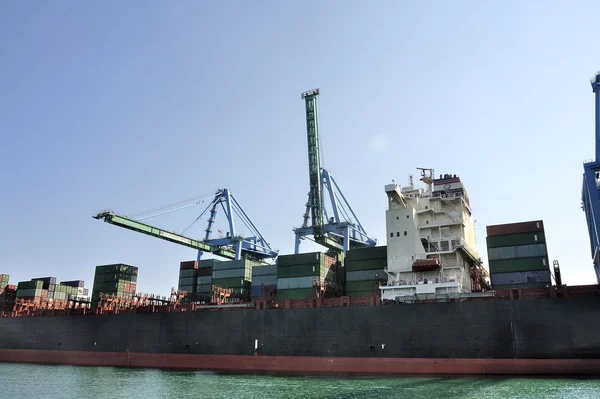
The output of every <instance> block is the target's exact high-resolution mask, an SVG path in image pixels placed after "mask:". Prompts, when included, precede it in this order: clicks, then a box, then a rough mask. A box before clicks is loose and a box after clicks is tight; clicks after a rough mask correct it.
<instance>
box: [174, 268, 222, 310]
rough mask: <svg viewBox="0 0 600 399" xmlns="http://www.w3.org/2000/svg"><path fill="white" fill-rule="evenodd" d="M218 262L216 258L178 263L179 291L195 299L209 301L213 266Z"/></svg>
mask: <svg viewBox="0 0 600 399" xmlns="http://www.w3.org/2000/svg"><path fill="white" fill-rule="evenodd" d="M219 262H220V261H218V260H216V259H204V260H201V261H196V260H190V261H184V262H181V263H180V264H179V286H178V289H179V291H183V292H186V293H188V296H189V297H190V298H192V299H195V300H199V301H210V298H211V294H212V273H213V267H214V265H215V264H216V263H219Z"/></svg>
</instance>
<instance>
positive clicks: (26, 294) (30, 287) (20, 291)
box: [16, 280, 48, 304]
mask: <svg viewBox="0 0 600 399" xmlns="http://www.w3.org/2000/svg"><path fill="white" fill-rule="evenodd" d="M42 291H46V295H47V292H48V290H44V282H43V281H40V280H32V281H21V282H19V284H18V286H17V295H16V297H17V298H19V299H25V300H30V301H33V302H35V303H38V304H39V303H40V302H41V300H42Z"/></svg>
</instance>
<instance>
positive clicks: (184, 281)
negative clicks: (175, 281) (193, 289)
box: [179, 277, 197, 286]
mask: <svg viewBox="0 0 600 399" xmlns="http://www.w3.org/2000/svg"><path fill="white" fill-rule="evenodd" d="M196 279H197V278H196V277H182V278H180V279H179V285H180V286H182V285H191V286H193V285H196Z"/></svg>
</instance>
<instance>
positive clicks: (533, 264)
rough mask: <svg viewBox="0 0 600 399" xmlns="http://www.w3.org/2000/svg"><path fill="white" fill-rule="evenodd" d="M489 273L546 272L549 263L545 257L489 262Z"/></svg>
mask: <svg viewBox="0 0 600 399" xmlns="http://www.w3.org/2000/svg"><path fill="white" fill-rule="evenodd" d="M488 263H489V265H488V266H489V269H490V273H512V272H528V271H534V270H548V269H549V265H550V263H549V262H548V258H547V257H540V258H523V259H504V260H490V261H489V262H488Z"/></svg>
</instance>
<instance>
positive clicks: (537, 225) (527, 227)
mask: <svg viewBox="0 0 600 399" xmlns="http://www.w3.org/2000/svg"><path fill="white" fill-rule="evenodd" d="M486 230H487V235H488V237H490V236H504V235H509V234H521V233H534V232H543V231H544V222H543V221H542V220H535V221H532V222H521V223H508V224H497V225H494V226H487V227H486Z"/></svg>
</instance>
